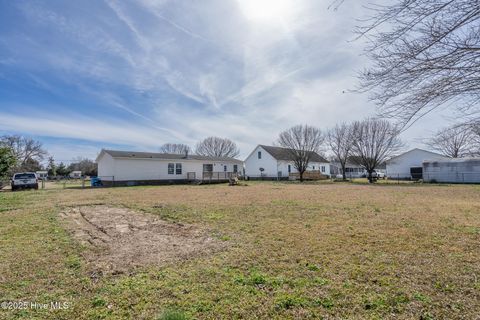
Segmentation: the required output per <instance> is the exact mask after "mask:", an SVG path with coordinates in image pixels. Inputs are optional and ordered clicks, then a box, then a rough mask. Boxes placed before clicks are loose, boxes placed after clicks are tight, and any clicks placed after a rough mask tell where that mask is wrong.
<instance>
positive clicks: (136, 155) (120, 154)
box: [103, 149, 241, 162]
mask: <svg viewBox="0 0 480 320" xmlns="http://www.w3.org/2000/svg"><path fill="white" fill-rule="evenodd" d="M103 151H104V152H106V153H108V154H109V155H111V156H112V157H114V158H131V159H162V160H205V161H235V162H241V161H240V160H237V159H235V158H230V157H207V156H200V155H196V154H188V156H185V154H173V153H160V152H138V151H119V150H105V149H104V150H103Z"/></svg>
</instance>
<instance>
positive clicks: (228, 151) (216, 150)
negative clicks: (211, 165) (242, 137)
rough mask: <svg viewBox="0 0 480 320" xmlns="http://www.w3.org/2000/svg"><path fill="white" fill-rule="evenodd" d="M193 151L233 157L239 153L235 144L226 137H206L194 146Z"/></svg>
mask: <svg viewBox="0 0 480 320" xmlns="http://www.w3.org/2000/svg"><path fill="white" fill-rule="evenodd" d="M195 153H196V154H199V155H203V156H210V157H231V158H235V157H236V156H238V155H239V154H240V150H239V149H238V147H237V144H236V143H235V142H233V141H232V140H230V139H227V138H219V137H208V138H206V139H204V140H202V141H200V142H199V143H197V145H196V147H195Z"/></svg>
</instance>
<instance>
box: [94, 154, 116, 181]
mask: <svg viewBox="0 0 480 320" xmlns="http://www.w3.org/2000/svg"><path fill="white" fill-rule="evenodd" d="M97 163H98V176H99V177H100V178H102V179H103V178H107V179H108V178H109V177H110V179H108V180H111V176H113V175H114V174H115V160H114V159H113V158H112V156H111V155H109V154H108V153H105V152H104V153H103V155H101V157H100V159H98V160H97Z"/></svg>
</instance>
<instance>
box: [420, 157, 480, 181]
mask: <svg viewBox="0 0 480 320" xmlns="http://www.w3.org/2000/svg"><path fill="white" fill-rule="evenodd" d="M423 180H424V181H427V182H449V183H480V158H457V159H444V160H428V161H424V162H423Z"/></svg>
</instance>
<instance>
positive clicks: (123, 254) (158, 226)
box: [61, 206, 222, 273]
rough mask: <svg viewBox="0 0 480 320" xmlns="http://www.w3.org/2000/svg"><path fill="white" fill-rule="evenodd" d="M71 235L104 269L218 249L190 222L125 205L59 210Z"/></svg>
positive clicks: (126, 267) (96, 265)
mask: <svg viewBox="0 0 480 320" xmlns="http://www.w3.org/2000/svg"><path fill="white" fill-rule="evenodd" d="M61 215H62V217H63V218H64V220H65V221H66V224H67V228H68V229H69V230H70V231H71V232H72V234H73V236H74V238H76V239H78V240H79V241H80V242H82V243H83V244H84V245H87V247H89V248H90V250H88V251H87V253H86V258H87V260H89V262H90V263H91V264H92V265H93V266H94V268H96V269H100V270H102V271H104V272H114V273H116V272H125V271H128V270H130V269H133V268H135V267H139V266H145V265H164V264H166V263H168V262H172V261H175V260H179V259H187V258H190V257H193V256H197V255H199V254H205V253H211V252H214V251H217V250H219V249H221V247H222V244H221V242H220V241H217V240H215V239H213V238H211V237H209V236H208V235H207V233H206V232H205V230H201V229H199V228H198V227H195V226H192V225H185V224H179V223H170V222H167V221H164V220H161V219H159V218H157V217H155V216H153V215H149V214H144V213H140V212H136V211H133V210H129V209H126V208H114V207H108V206H82V207H76V208H69V209H67V210H66V211H64V212H62V214H61Z"/></svg>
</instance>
